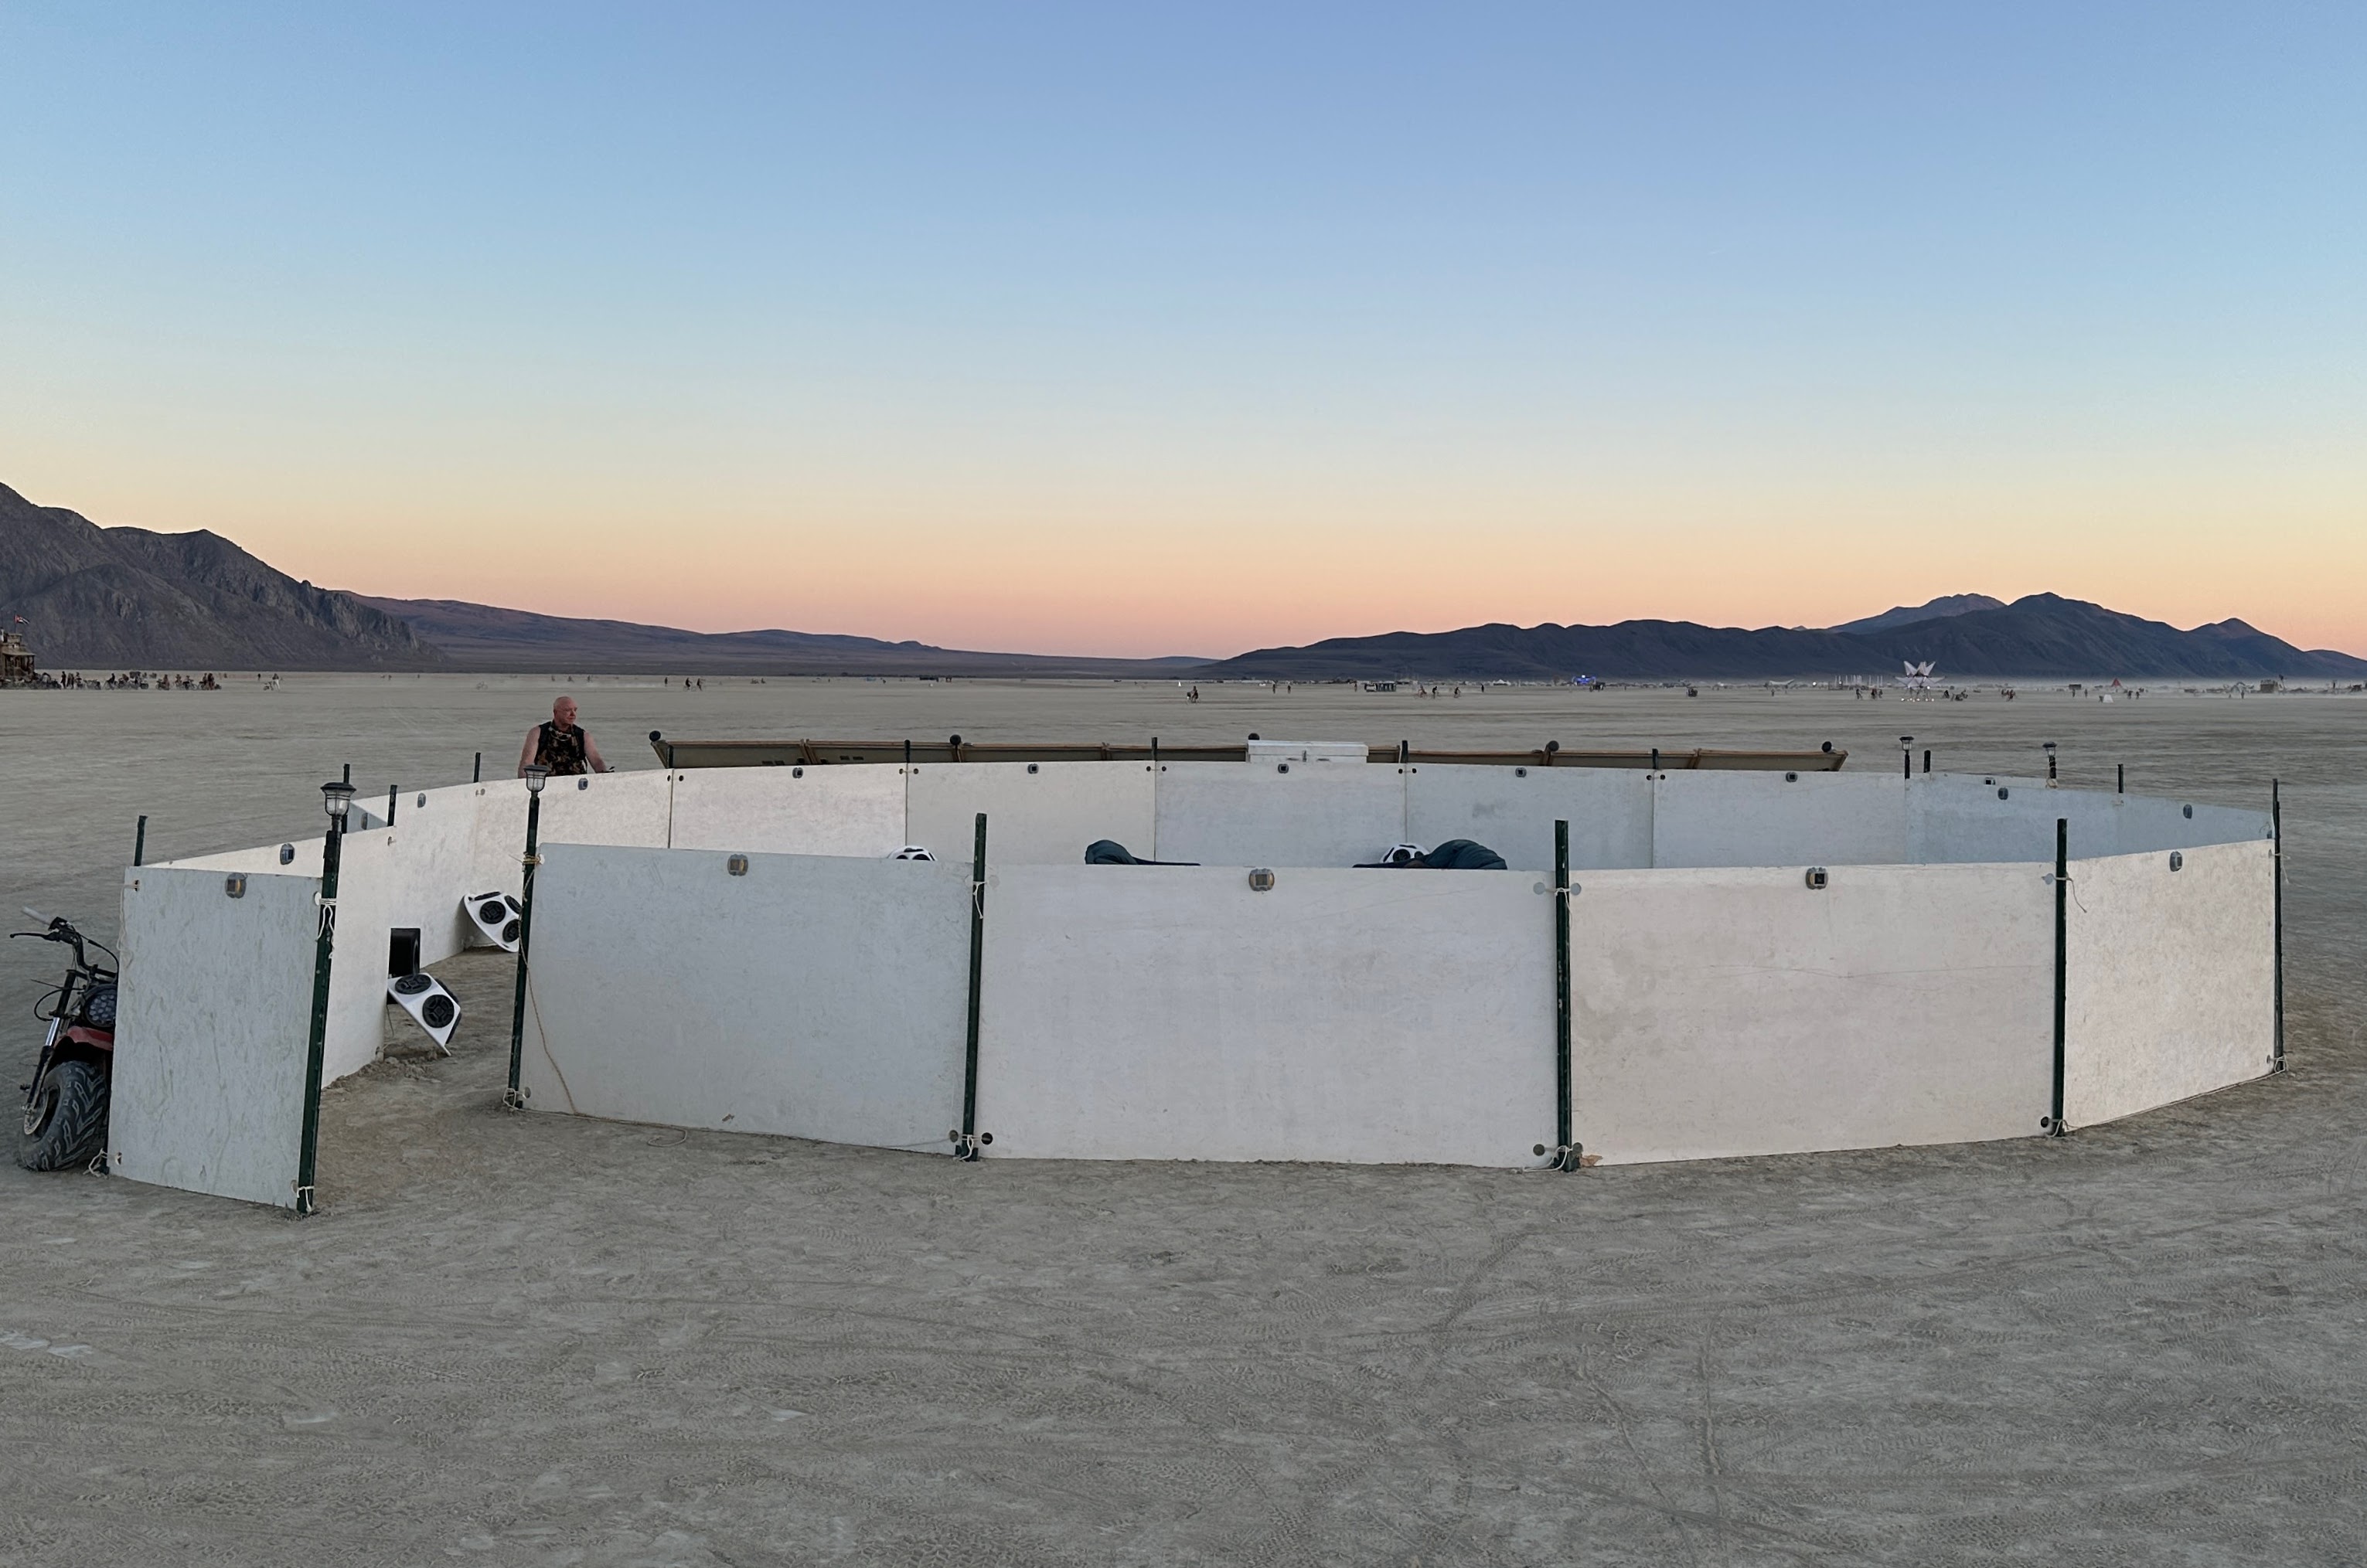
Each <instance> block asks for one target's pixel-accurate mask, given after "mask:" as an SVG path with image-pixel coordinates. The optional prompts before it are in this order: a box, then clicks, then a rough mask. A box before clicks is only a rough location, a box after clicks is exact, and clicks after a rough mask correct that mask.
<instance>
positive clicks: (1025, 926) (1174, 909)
mask: <svg viewBox="0 0 2367 1568" xmlns="http://www.w3.org/2000/svg"><path fill="white" fill-rule="evenodd" d="M1376 771H1377V770H1376ZM1276 858H1279V857H1276ZM989 883H990V886H989V888H988V892H987V919H986V925H987V933H988V935H987V947H986V987H985V996H984V1002H985V1007H984V1018H983V1024H982V1028H981V1039H980V1054H979V1127H980V1131H981V1132H986V1133H991V1134H993V1137H994V1142H993V1144H992V1145H991V1146H990V1147H989V1148H988V1149H987V1151H986V1152H987V1154H988V1155H989V1156H1020V1157H1029V1156H1033V1157H1053V1158H1078V1159H1219V1160H1261V1159H1282V1160H1341V1161H1356V1162H1365V1161H1441V1162H1448V1163H1455V1164H1462V1165H1483V1166H1520V1165H1531V1164H1535V1159H1534V1157H1533V1156H1532V1155H1531V1152H1530V1151H1531V1149H1532V1148H1533V1147H1534V1146H1535V1145H1536V1144H1537V1143H1538V1142H1540V1141H1542V1142H1545V1143H1547V1144H1550V1143H1552V1142H1553V1141H1554V1139H1553V1133H1554V1095H1555V1089H1554V1033H1553V1029H1554V988H1553V987H1554V949H1553V908H1552V904H1551V902H1550V901H1549V900H1548V899H1547V898H1546V897H1540V896H1538V895H1536V894H1535V893H1534V892H1533V891H1532V888H1533V886H1534V884H1535V878H1534V877H1532V876H1530V875H1527V874H1520V873H1511V872H1431V871H1424V872H1410V871H1341V870H1330V869H1326V870H1292V869H1282V870H1279V871H1278V872H1277V876H1276V886H1274V889H1273V890H1272V891H1271V892H1265V893H1259V892H1254V891H1252V890H1251V888H1250V886H1248V880H1247V877H1246V876H1245V875H1244V874H1243V873H1241V872H1240V871H1238V870H1229V869H1219V868H1216V867H1206V868H1195V867H1162V866H1142V867H1135V866H1008V867H1004V868H1002V869H1001V870H999V871H996V872H993V873H991V875H990V877H989Z"/></svg>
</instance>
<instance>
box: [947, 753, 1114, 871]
mask: <svg viewBox="0 0 2367 1568" xmlns="http://www.w3.org/2000/svg"><path fill="white" fill-rule="evenodd" d="M1027 768H1028V764H1027V763H1025V762H935V763H928V764H924V765H923V766H920V767H916V768H915V769H913V771H912V788H911V795H910V807H909V810H908V814H907V817H906V827H905V829H904V831H905V834H906V836H907V841H908V842H911V843H914V844H921V845H925V846H926V847H927V848H928V849H929V850H931V851H932V852H934V853H935V855H936V857H937V858H938V859H939V860H946V861H959V862H961V863H964V864H968V863H969V860H970V856H971V849H972V845H973V843H974V834H975V832H976V827H977V821H978V814H979V813H980V812H981V811H983V812H985V813H986V815H987V840H988V854H989V856H990V858H991V859H992V860H993V862H994V863H997V864H999V865H1016V864H1022V863H1026V864H1036V865H1046V864H1048V865H1076V864H1081V863H1082V862H1083V860H1084V858H1085V846H1086V845H1087V844H1090V843H1092V842H1093V840H1096V839H1115V840H1117V841H1118V842H1119V843H1121V844H1124V845H1125V846H1126V847H1127V849H1129V850H1131V851H1132V852H1134V853H1136V854H1137V855H1140V856H1145V857H1148V856H1149V855H1150V841H1151V788H1152V774H1151V771H1150V763H1148V762H1041V763H1037V764H1036V772H1034V773H1029V772H1028V771H1027Z"/></svg>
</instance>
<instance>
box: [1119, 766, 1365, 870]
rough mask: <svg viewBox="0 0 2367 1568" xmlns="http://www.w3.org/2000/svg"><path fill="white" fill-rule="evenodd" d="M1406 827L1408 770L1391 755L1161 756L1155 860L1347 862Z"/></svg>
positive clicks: (1358, 858)
mask: <svg viewBox="0 0 2367 1568" xmlns="http://www.w3.org/2000/svg"><path fill="white" fill-rule="evenodd" d="M1285 767H1287V768H1288V769H1289V771H1288V772H1287V773H1285V772H1282V771H1281V770H1282V769H1283V768H1285ZM1404 837H1405V777H1404V775H1403V774H1401V773H1399V772H1398V770H1397V768H1396V767H1395V766H1394V765H1390V766H1382V765H1379V764H1376V763H1371V762H1290V763H1272V762H1167V763H1162V764H1161V772H1160V774H1159V834H1158V846H1157V847H1158V854H1157V857H1156V858H1158V859H1160V860H1171V861H1197V862H1199V863H1202V864H1204V865H1238V866H1251V865H1273V866H1285V865H1296V866H1353V865H1356V864H1359V863H1363V862H1366V861H1373V860H1378V859H1379V858H1380V857H1381V855H1382V854H1384V853H1385V852H1387V850H1388V848H1389V846H1390V845H1392V844H1395V843H1398V842H1400V841H1401V840H1403V839H1404ZM1136 853H1138V854H1140V853H1142V851H1140V850H1137V851H1136Z"/></svg>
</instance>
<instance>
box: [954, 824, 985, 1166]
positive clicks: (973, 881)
mask: <svg viewBox="0 0 2367 1568" xmlns="http://www.w3.org/2000/svg"><path fill="white" fill-rule="evenodd" d="M969 877H970V880H969V1040H968V1046H967V1048H966V1049H965V1051H964V1052H963V1055H962V1120H961V1136H960V1138H959V1139H958V1140H957V1142H958V1144H959V1145H960V1147H959V1150H958V1152H959V1154H960V1156H961V1157H962V1158H964V1159H976V1158H977V1157H978V1145H979V1142H980V1140H979V1136H978V1017H979V1004H980V1002H981V1001H982V1000H983V999H984V991H985V986H984V981H985V978H986V813H985V812H983V811H981V812H980V813H979V814H978V843H977V847H976V850H975V851H974V852H973V854H972V857H971V860H970V874H969Z"/></svg>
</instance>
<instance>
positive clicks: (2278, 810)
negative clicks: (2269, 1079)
mask: <svg viewBox="0 0 2367 1568" xmlns="http://www.w3.org/2000/svg"><path fill="white" fill-rule="evenodd" d="M2269 842H2270V845H2271V851H2270V852H2271V858H2272V859H2273V860H2274V862H2275V875H2276V892H2275V895H2274V897H2275V915H2274V919H2275V922H2276V965H2277V1034H2276V1055H2275V1056H2273V1057H2272V1058H2271V1060H2270V1062H2269V1070H2270V1071H2271V1072H2278V1073H2281V1072H2283V1071H2284V1070H2285V796H2284V786H2283V785H2282V784H2281V783H2279V781H2277V780H2275V779H2271V780H2270V781H2269Z"/></svg>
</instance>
